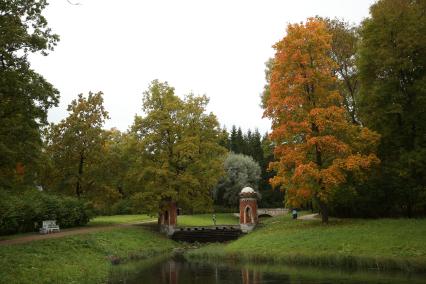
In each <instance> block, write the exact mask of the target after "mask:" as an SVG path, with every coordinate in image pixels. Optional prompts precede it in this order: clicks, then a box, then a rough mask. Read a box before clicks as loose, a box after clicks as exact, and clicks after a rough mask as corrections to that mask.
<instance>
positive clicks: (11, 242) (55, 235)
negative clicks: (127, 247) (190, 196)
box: [0, 220, 157, 246]
mask: <svg viewBox="0 0 426 284" xmlns="http://www.w3.org/2000/svg"><path fill="white" fill-rule="evenodd" d="M153 222H157V220H147V221H142V222H135V223H124V224H114V225H107V226H98V227H80V228H70V229H64V230H61V231H60V232H59V233H52V234H45V235H40V234H37V233H34V234H32V235H27V236H22V237H17V238H13V239H6V240H0V246H4V245H14V244H23V243H28V242H32V241H40V240H47V239H57V238H62V237H66V236H74V235H83V234H88V233H94V232H100V231H108V230H111V229H114V228H117V227H128V226H135V225H140V224H145V223H153Z"/></svg>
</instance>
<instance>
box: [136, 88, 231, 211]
mask: <svg viewBox="0 0 426 284" xmlns="http://www.w3.org/2000/svg"><path fill="white" fill-rule="evenodd" d="M207 104H208V98H207V97H206V96H194V95H188V96H186V97H185V98H184V99H180V98H179V97H178V96H176V95H175V94H174V89H173V88H172V87H170V86H169V85H168V84H167V83H166V82H165V83H162V82H159V81H157V80H155V81H153V82H152V83H151V85H150V86H149V88H148V91H146V92H145V93H144V97H143V107H142V110H143V111H144V113H145V116H144V117H141V116H136V117H135V122H134V124H133V126H132V130H131V134H132V135H134V136H135V137H136V139H137V140H138V142H139V152H138V155H139V157H140V159H139V169H140V171H139V174H138V176H137V178H138V180H139V181H140V183H141V185H140V191H139V193H137V194H136V195H135V196H134V198H135V200H139V201H141V204H140V206H141V207H143V208H144V209H145V210H146V211H148V212H151V213H156V212H158V209H159V208H160V206H161V203H162V201H164V200H173V201H176V202H178V203H179V204H180V206H181V207H184V208H186V209H188V210H190V211H201V210H208V209H209V208H211V206H212V196H211V194H212V189H213V187H214V186H215V185H216V183H217V181H218V179H219V177H220V176H221V175H222V171H223V170H222V162H223V156H224V154H225V152H226V149H225V148H223V147H222V146H220V145H219V143H220V141H221V136H222V135H221V129H220V127H219V123H218V121H217V119H216V116H215V115H213V114H212V113H209V114H207V113H205V111H206V106H207Z"/></svg>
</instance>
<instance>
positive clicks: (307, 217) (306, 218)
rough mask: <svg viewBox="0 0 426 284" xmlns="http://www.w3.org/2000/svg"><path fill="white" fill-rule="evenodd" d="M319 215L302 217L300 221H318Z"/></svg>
mask: <svg viewBox="0 0 426 284" xmlns="http://www.w3.org/2000/svg"><path fill="white" fill-rule="evenodd" d="M318 216H319V215H318V213H315V214H308V215H303V216H300V217H299V218H297V219H299V220H318Z"/></svg>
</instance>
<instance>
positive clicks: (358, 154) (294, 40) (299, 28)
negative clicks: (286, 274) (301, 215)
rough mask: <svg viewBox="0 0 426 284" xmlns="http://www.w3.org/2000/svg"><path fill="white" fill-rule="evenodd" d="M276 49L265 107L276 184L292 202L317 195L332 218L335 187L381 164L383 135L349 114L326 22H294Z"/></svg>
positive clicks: (326, 219)
mask: <svg viewBox="0 0 426 284" xmlns="http://www.w3.org/2000/svg"><path fill="white" fill-rule="evenodd" d="M274 47H275V49H276V54H275V58H274V65H273V67H272V73H271V83H270V95H269V98H268V100H267V102H266V109H265V116H266V117H269V118H270V119H271V120H272V133H271V139H272V140H273V141H274V143H275V149H274V154H275V157H276V159H277V161H276V162H272V163H271V164H270V167H271V169H274V170H276V172H277V175H276V176H275V177H274V178H272V179H271V183H272V184H273V186H280V188H281V189H283V190H285V191H286V202H287V204H288V205H290V206H298V205H299V204H301V203H302V202H304V201H305V200H307V199H310V198H313V199H314V200H315V201H316V202H317V203H318V205H319V207H320V210H321V214H322V220H323V222H328V204H329V203H330V202H331V201H332V200H331V196H332V193H333V191H334V190H336V189H337V188H339V186H341V185H342V184H344V183H345V182H346V180H347V177H348V176H350V175H351V176H356V177H362V176H363V173H364V172H366V171H368V170H369V169H370V168H371V167H372V166H374V165H375V164H377V163H378V162H379V160H378V158H377V157H376V156H375V154H373V151H374V148H375V145H376V144H377V142H378V140H379V135H378V134H376V133H374V132H372V131H370V130H369V129H367V128H363V127H360V126H358V125H355V124H352V123H350V122H348V120H347V118H346V112H345V109H344V107H343V106H342V101H341V100H342V97H341V96H340V94H339V92H338V90H337V89H336V77H335V76H334V75H333V70H334V69H335V68H336V66H335V63H334V62H333V60H332V59H331V58H330V50H331V35H330V34H329V33H328V31H327V27H326V24H325V23H324V22H323V21H321V20H318V19H308V21H307V22H306V23H300V24H292V25H289V26H288V27H287V36H286V37H284V38H283V39H282V40H281V41H279V42H278V43H277V44H275V46H274Z"/></svg>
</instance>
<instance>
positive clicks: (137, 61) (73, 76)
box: [31, 0, 375, 133]
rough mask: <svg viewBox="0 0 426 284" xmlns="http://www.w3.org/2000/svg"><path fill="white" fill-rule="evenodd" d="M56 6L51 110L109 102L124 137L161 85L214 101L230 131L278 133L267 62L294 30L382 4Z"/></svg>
mask: <svg viewBox="0 0 426 284" xmlns="http://www.w3.org/2000/svg"><path fill="white" fill-rule="evenodd" d="M69 1H70V2H72V3H79V5H71V4H69V3H68V1H67V0H50V1H49V2H50V5H49V6H48V8H47V9H46V10H45V11H44V15H45V17H46V18H47V21H48V23H49V27H50V28H51V29H52V30H53V32H54V33H57V34H59V36H60V39H61V40H60V42H59V43H58V45H57V47H56V48H55V50H54V51H53V52H51V53H50V54H49V56H47V57H44V56H41V55H34V56H32V57H31V62H32V67H33V68H34V69H35V70H36V71H37V72H39V73H41V74H42V75H43V76H44V77H45V78H46V79H47V80H48V81H49V82H51V83H52V84H53V85H54V86H55V87H56V88H57V89H58V90H59V91H60V93H61V98H60V105H59V106H58V107H56V108H53V109H51V110H50V111H49V120H50V121H51V122H58V121H60V120H61V119H63V118H65V117H66V116H67V115H68V113H67V111H66V108H67V105H68V104H69V103H70V102H71V100H73V99H75V98H76V97H77V95H78V94H80V93H83V94H87V93H88V92H89V91H92V92H98V91H102V92H103V93H104V100H105V101H104V105H105V108H106V109H107V111H108V112H109V114H110V117H111V119H110V120H108V121H107V122H106V125H105V127H106V128H111V127H116V128H118V129H120V130H122V131H125V130H127V129H128V127H129V126H130V125H131V124H132V123H133V119H134V116H135V115H136V114H138V115H143V113H142V111H141V106H142V94H143V92H144V91H145V90H147V88H148V85H149V83H150V82H151V81H152V80H154V79H159V80H160V81H167V82H168V83H169V85H171V86H173V87H174V88H175V93H176V94H177V95H178V96H180V97H183V96H184V95H185V94H189V93H194V94H199V95H203V94H205V95H207V96H208V97H209V98H210V103H209V105H208V111H209V112H210V111H211V112H213V113H214V114H215V115H216V116H217V117H218V120H219V122H220V124H221V125H222V126H226V127H227V128H228V129H230V128H231V126H232V125H236V126H237V127H238V126H241V127H242V128H243V129H244V130H247V129H249V128H250V129H255V128H258V129H259V131H260V132H261V133H264V132H266V131H268V130H269V129H270V122H269V121H268V120H267V119H262V113H263V111H262V109H261V107H260V94H261V92H262V90H263V86H264V85H265V78H264V77H265V76H264V70H265V62H266V61H267V60H268V58H270V57H273V56H274V49H273V48H272V46H273V44H274V43H276V42H277V41H279V40H281V39H282V38H283V37H284V36H285V30H286V26H287V25H288V24H289V23H296V22H301V21H305V20H306V19H307V18H308V17H312V16H315V15H319V16H323V17H331V18H335V17H338V18H342V19H344V20H346V21H348V22H350V23H354V24H359V23H360V22H361V21H362V20H363V19H365V18H366V17H368V14H369V12H368V11H369V7H370V6H371V4H373V3H374V2H375V1H374V0H281V1H278V0H276V1H275V0H262V1H261V0H259V1H251V0H212V1H204V0H168V1H166V0H155V1H154V0H143V1H141V0H69Z"/></svg>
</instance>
